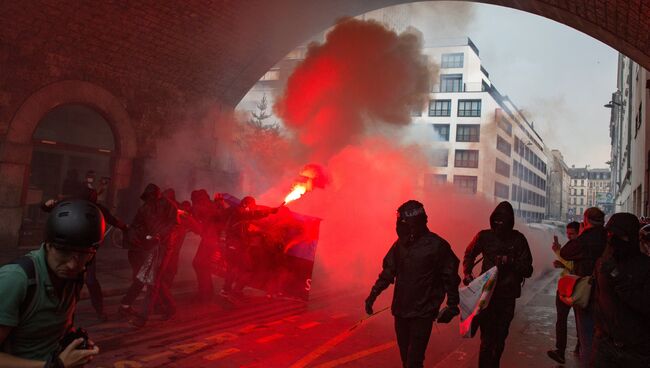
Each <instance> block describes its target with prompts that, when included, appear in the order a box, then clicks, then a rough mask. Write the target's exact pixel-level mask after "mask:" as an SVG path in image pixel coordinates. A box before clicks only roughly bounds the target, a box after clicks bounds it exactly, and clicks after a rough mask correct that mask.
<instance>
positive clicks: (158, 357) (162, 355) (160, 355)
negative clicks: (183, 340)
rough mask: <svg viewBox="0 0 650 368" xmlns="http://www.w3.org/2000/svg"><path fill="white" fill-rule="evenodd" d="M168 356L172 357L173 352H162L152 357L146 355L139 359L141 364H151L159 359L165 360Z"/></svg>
mask: <svg viewBox="0 0 650 368" xmlns="http://www.w3.org/2000/svg"><path fill="white" fill-rule="evenodd" d="M170 355H174V352H173V351H163V352H162V353H158V354H152V355H147V356H146V357H144V358H140V360H142V361H143V362H151V361H153V360H157V359H161V358H167V357H168V356H170Z"/></svg>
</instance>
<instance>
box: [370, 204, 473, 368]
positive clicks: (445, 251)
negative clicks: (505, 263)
mask: <svg viewBox="0 0 650 368" xmlns="http://www.w3.org/2000/svg"><path fill="white" fill-rule="evenodd" d="M396 231H397V240H396V241H395V242H394V243H393V245H392V246H391V247H390V249H389V250H388V253H387V254H386V256H385V257H384V260H383V264H382V271H381V273H380V274H379V277H378V278H377V281H376V282H375V284H374V285H373V287H372V289H371V291H370V295H369V296H368V298H367V299H366V301H365V309H366V313H367V314H369V315H372V314H373V304H374V303H375V300H376V299H377V297H378V296H379V294H381V292H382V291H384V290H385V289H386V288H388V286H389V285H390V284H392V283H395V291H394V293H393V302H392V305H391V311H392V313H393V316H394V317H395V334H396V336H397V344H398V345H399V351H400V357H401V359H402V365H403V366H404V367H408V368H415V367H423V364H424V355H425V351H426V348H427V345H428V343H429V337H430V335H431V329H432V327H433V323H434V322H436V321H437V322H440V323H449V322H450V321H451V320H452V319H453V318H454V317H455V316H456V315H458V314H459V313H460V310H459V308H458V303H459V301H460V298H459V295H458V285H459V284H460V277H459V276H458V265H459V262H460V261H459V260H458V258H457V257H456V255H455V254H454V252H453V251H452V250H451V246H450V245H449V243H448V242H447V241H446V240H445V239H443V238H441V237H440V236H438V235H437V234H435V233H433V232H431V231H430V230H429V228H428V227H427V214H426V212H425V210H424V206H423V205H422V203H420V202H418V201H415V200H410V201H408V202H405V203H404V204H402V205H401V206H400V207H399V208H398V209H397V223H396ZM445 295H446V296H447V306H446V307H445V308H444V309H443V310H442V311H440V310H439V309H440V305H441V304H442V302H443V300H444V299H445ZM436 318H437V319H436Z"/></svg>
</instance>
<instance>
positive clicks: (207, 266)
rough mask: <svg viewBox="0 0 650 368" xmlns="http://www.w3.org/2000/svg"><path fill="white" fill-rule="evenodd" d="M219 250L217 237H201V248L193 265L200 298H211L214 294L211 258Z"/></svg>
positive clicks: (197, 251)
mask: <svg viewBox="0 0 650 368" xmlns="http://www.w3.org/2000/svg"><path fill="white" fill-rule="evenodd" d="M216 251H217V241H216V239H204V238H202V239H201V243H199V248H198V249H197V250H196V255H195V256H194V260H193V261H192V267H193V268H194V272H195V273H196V281H197V284H198V293H199V298H201V299H210V298H212V296H213V295H214V285H213V284H212V264H211V262H210V260H211V259H212V257H213V256H214V253H215V252H216Z"/></svg>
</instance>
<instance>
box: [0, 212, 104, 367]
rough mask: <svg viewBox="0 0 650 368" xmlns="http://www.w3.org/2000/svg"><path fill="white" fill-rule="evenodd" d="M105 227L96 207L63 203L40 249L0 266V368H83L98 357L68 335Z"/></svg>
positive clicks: (52, 216)
mask: <svg viewBox="0 0 650 368" xmlns="http://www.w3.org/2000/svg"><path fill="white" fill-rule="evenodd" d="M105 228H106V224H105V221H104V216H103V215H102V212H101V210H100V209H99V208H98V207H97V206H96V205H95V204H93V203H91V202H88V201H84V200H64V201H61V202H59V203H58V204H57V205H56V206H55V207H54V208H53V209H52V210H51V212H50V214H49V216H48V219H47V224H46V229H45V240H44V242H43V244H42V245H41V247H40V249H38V250H35V251H32V252H30V253H28V254H27V255H26V256H23V257H21V258H18V259H16V260H15V261H13V262H12V263H10V264H8V265H5V266H3V267H0V296H1V297H0V367H12V368H20V367H44V368H74V367H82V366H84V365H85V364H87V363H88V362H89V361H90V360H92V358H93V356H95V355H97V354H98V353H99V348H98V347H96V346H93V345H92V343H90V342H89V341H88V340H87V339H85V338H76V339H74V338H72V339H71V338H70V337H71V336H74V334H70V332H71V329H72V322H73V320H74V318H73V317H74V313H75V309H76V306H77V301H78V300H79V291H80V290H81V288H82V287H83V283H84V281H83V280H84V277H83V275H84V272H85V269H86V266H87V265H88V263H90V262H91V261H92V259H93V258H94V257H95V254H96V252H97V248H99V246H100V245H101V243H102V242H103V240H104V231H105ZM69 340H71V341H72V342H71V343H67V341H69Z"/></svg>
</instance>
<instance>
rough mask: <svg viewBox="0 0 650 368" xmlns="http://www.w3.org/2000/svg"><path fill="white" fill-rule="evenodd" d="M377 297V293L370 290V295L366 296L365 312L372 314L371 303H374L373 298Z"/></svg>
mask: <svg viewBox="0 0 650 368" xmlns="http://www.w3.org/2000/svg"><path fill="white" fill-rule="evenodd" d="M376 299H377V294H375V293H374V292H370V295H368V297H367V298H366V313H367V314H372V313H373V310H372V305H373V304H375V300H376Z"/></svg>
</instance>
